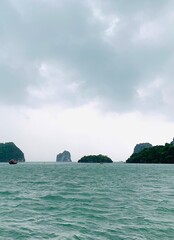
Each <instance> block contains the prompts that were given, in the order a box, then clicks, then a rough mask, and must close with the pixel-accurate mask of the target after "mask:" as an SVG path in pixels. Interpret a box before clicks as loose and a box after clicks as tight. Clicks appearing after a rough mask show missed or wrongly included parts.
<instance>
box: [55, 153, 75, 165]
mask: <svg viewBox="0 0 174 240" xmlns="http://www.w3.org/2000/svg"><path fill="white" fill-rule="evenodd" d="M56 162H72V160H71V154H70V152H68V151H64V152H63V153H59V154H58V155H57V157H56Z"/></svg>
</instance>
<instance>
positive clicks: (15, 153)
mask: <svg viewBox="0 0 174 240" xmlns="http://www.w3.org/2000/svg"><path fill="white" fill-rule="evenodd" d="M11 159H15V160H16V161H18V162H25V157H24V153H23V152H22V151H21V150H20V149H19V148H18V147H17V146H16V145H15V144H14V143H13V142H8V143H0V162H9V161H10V160H11Z"/></svg>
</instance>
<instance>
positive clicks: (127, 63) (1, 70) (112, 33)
mask: <svg viewBox="0 0 174 240" xmlns="http://www.w3.org/2000/svg"><path fill="white" fill-rule="evenodd" d="M173 9H174V3H173V2H172V1H169V0H166V1H165V2H164V1H153V3H152V2H151V1H145V2H144V3H142V2H140V1H137V0H133V1H131V2H128V1H113V0H108V1H104V0H103V1H102V0H100V1H99V0H94V1H90V0H86V1H85V0H84V1H80V0H64V1H62V0H59V1H55V0H51V1H46V0H37V1H34V0H26V1H22V0H3V1H1V2H0V12H1V14H0V84H1V89H0V99H1V103H5V104H24V105H30V106H32V105H33V106H37V105H42V104H50V103H54V104H60V103H61V104H62V103H63V104H76V105H77V104H84V103H87V102H88V101H96V102H99V103H100V106H102V105H103V106H105V107H107V108H109V109H111V110H114V111H115V110H116V111H120V110H121V111H127V110H129V111H130V110H133V109H139V110H140V109H141V110H143V109H146V110H147V109H149V110H153V109H157V110H160V111H161V110H162V111H164V112H167V113H169V112H168V111H167V110H168V109H170V107H171V106H172V105H173V102H174V98H173V95H172V92H173V91H172V90H173V88H174V86H173V82H172V76H173V40H174V39H173V38H174V33H173V30H172V29H173V19H174V12H173Z"/></svg>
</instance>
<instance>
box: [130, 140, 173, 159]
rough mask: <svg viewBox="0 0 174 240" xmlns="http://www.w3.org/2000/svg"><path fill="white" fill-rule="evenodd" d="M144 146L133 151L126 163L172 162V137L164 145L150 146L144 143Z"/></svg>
mask: <svg viewBox="0 0 174 240" xmlns="http://www.w3.org/2000/svg"><path fill="white" fill-rule="evenodd" d="M144 146H145V145H144ZM146 146H147V148H146V147H145V148H142V150H141V151H138V152H134V153H133V154H132V155H131V156H130V157H129V158H128V159H127V160H126V163H163V164H173V163H174V139H173V141H172V142H171V143H166V144H165V145H157V146H150V145H147V143H146Z"/></svg>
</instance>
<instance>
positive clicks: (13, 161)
mask: <svg viewBox="0 0 174 240" xmlns="http://www.w3.org/2000/svg"><path fill="white" fill-rule="evenodd" d="M9 164H17V161H16V160H14V159H11V160H10V161H9Z"/></svg>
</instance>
